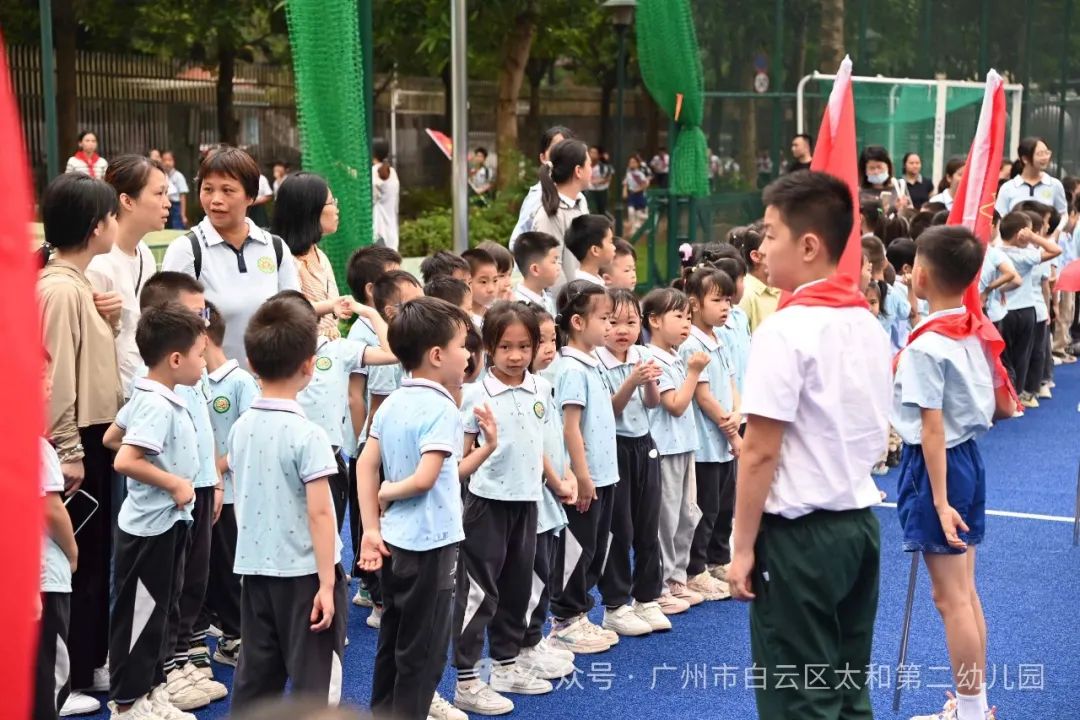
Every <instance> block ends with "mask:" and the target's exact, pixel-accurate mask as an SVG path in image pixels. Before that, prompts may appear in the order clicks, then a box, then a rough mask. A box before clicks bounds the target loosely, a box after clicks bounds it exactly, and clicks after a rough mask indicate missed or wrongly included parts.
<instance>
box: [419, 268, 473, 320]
mask: <svg viewBox="0 0 1080 720" xmlns="http://www.w3.org/2000/svg"><path fill="white" fill-rule="evenodd" d="M424 295H425V296H427V297H433V298H439V299H440V300H445V301H446V302H448V303H450V304H451V305H454V306H457V307H459V308H461V309H462V310H464V311H465V312H470V311H471V310H472V290H471V289H470V288H469V283H467V282H465V281H464V280H458V279H457V278H455V277H450V276H449V275H443V276H440V277H437V278H433V279H432V280H430V281H428V282H427V283H426V284H425V285H424Z"/></svg>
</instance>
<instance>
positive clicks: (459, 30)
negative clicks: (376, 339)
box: [450, 0, 469, 253]
mask: <svg viewBox="0 0 1080 720" xmlns="http://www.w3.org/2000/svg"><path fill="white" fill-rule="evenodd" d="M465 3H466V0H450V105H451V115H452V126H453V127H452V129H451V132H452V135H453V139H454V151H453V155H454V159H453V163H452V166H453V169H452V171H451V175H452V177H451V181H450V193H451V196H452V197H453V199H454V252H457V253H460V252H463V251H465V250H467V249H468V248H469V167H468V156H469V106H468V102H467V101H466V83H467V77H466V74H465V62H466V60H465V58H466V55H465V49H466V47H467V46H466V42H465V23H466V18H467V13H466V10H467V8H466V7H465Z"/></svg>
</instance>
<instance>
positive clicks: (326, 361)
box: [315, 355, 334, 372]
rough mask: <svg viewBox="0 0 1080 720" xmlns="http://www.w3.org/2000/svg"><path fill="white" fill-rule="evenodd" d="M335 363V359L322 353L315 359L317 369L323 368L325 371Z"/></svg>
mask: <svg viewBox="0 0 1080 720" xmlns="http://www.w3.org/2000/svg"><path fill="white" fill-rule="evenodd" d="M333 365H334V361H333V360H331V359H330V358H328V357H326V356H325V355H320V356H319V358H318V359H317V360H316V361H315V369H317V370H322V371H323V372H326V371H327V370H329V369H330V368H331V367H332V366H333Z"/></svg>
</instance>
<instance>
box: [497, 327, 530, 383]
mask: <svg viewBox="0 0 1080 720" xmlns="http://www.w3.org/2000/svg"><path fill="white" fill-rule="evenodd" d="M532 358H533V346H532V338H531V337H529V331H528V329H527V328H526V327H525V325H524V324H523V323H520V322H516V323H513V324H511V325H509V326H507V328H506V329H505V330H503V334H502V337H500V338H499V342H498V344H497V345H496V346H495V348H494V352H492V353H491V363H492V365H494V366H495V368H496V369H497V370H498V371H499V372H502V373H504V374H505V375H508V376H510V377H512V378H520V377H523V376H524V375H525V371H526V370H528V369H529V366H530V365H532Z"/></svg>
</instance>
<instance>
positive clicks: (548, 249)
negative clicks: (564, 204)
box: [514, 231, 562, 317]
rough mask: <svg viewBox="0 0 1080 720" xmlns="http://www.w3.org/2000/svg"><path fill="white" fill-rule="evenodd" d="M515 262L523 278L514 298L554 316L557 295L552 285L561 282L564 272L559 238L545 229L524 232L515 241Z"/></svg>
mask: <svg viewBox="0 0 1080 720" xmlns="http://www.w3.org/2000/svg"><path fill="white" fill-rule="evenodd" d="M514 262H516V263H517V267H518V270H519V271H520V272H521V278H522V279H521V282H520V283H518V285H517V287H515V288H514V299H515V300H518V301H520V302H524V303H532V304H533V305H536V306H538V307H541V308H543V309H544V310H545V311H546V312H547V313H548V314H549V315H551V316H552V317H555V314H556V312H555V298H553V297H552V296H551V292H550V290H549V288H551V287H552V286H553V285H554V284H555V283H556V282H558V281H559V273H560V272H561V271H562V247H561V246H560V245H559V241H558V240H556V239H555V238H554V237H553V236H551V235H548V234H547V233H545V232H536V231H530V232H523V233H521V234H520V235H518V237H517V240H515V241H514Z"/></svg>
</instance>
